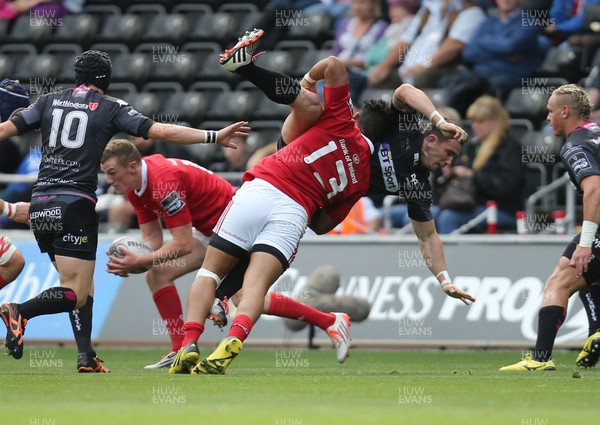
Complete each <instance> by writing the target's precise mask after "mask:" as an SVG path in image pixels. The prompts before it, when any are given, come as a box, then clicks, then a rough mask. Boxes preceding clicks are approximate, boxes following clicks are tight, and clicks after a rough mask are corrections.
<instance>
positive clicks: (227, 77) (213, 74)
mask: <svg viewBox="0 0 600 425" xmlns="http://www.w3.org/2000/svg"><path fill="white" fill-rule="evenodd" d="M196 78H197V79H198V80H201V81H218V82H225V83H227V84H228V85H229V86H230V87H235V85H236V84H238V83H239V82H240V81H241V77H240V76H239V75H237V74H233V73H231V72H227V71H225V70H224V69H223V68H221V65H220V64H219V56H218V54H217V55H215V56H214V57H212V58H211V57H210V56H209V57H207V58H206V59H205V60H204V63H200V68H199V69H198V70H197V73H196Z"/></svg>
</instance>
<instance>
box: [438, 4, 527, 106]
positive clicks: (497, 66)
mask: <svg viewBox="0 0 600 425" xmlns="http://www.w3.org/2000/svg"><path fill="white" fill-rule="evenodd" d="M496 3H497V6H498V9H497V12H498V13H497V14H494V15H491V16H488V17H487V18H486V19H485V21H483V22H482V23H481V24H480V25H479V27H478V28H477V29H476V30H475V32H474V33H473V36H472V37H471V39H470V40H469V43H468V44H467V45H466V46H465V48H464V49H463V51H462V57H463V60H464V61H465V62H467V64H468V65H470V68H469V69H464V70H463V71H462V72H460V73H457V74H451V75H448V76H446V77H442V79H441V80H440V86H441V87H444V88H446V89H448V90H449V92H450V100H449V102H448V103H449V105H450V106H452V107H454V108H456V109H457V110H458V111H459V112H460V113H461V114H464V113H465V112H466V110H467V108H468V107H469V105H470V104H471V103H473V101H475V99H477V98H478V97H479V96H481V95H484V94H491V95H494V96H497V97H499V98H500V99H501V100H502V101H505V100H506V98H507V97H508V94H509V93H510V91H511V90H512V89H513V88H516V87H521V86H522V84H523V79H526V78H529V77H531V75H532V74H533V71H534V68H535V65H536V61H537V59H539V50H538V41H537V38H538V34H537V31H536V29H535V28H534V27H533V26H524V25H523V15H522V12H523V9H522V8H521V0H497V2H496Z"/></svg>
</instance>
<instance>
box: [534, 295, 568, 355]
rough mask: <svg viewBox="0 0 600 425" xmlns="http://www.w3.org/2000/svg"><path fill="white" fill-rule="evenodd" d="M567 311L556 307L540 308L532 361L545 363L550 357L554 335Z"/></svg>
mask: <svg viewBox="0 0 600 425" xmlns="http://www.w3.org/2000/svg"><path fill="white" fill-rule="evenodd" d="M566 316H567V309H566V308H563V307H561V306H558V305H549V306H546V307H542V308H540V312H539V313H538V336H537V341H536V343H535V351H534V353H533V359H534V360H537V361H538V362H547V361H548V360H550V358H551V357H552V347H553V346H554V340H555V339H556V334H557V333H558V330H559V329H560V327H561V326H562V324H563V322H564V321H565V317H566Z"/></svg>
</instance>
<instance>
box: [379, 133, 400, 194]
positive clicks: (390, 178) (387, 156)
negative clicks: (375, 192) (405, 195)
mask: <svg viewBox="0 0 600 425" xmlns="http://www.w3.org/2000/svg"><path fill="white" fill-rule="evenodd" d="M377 156H378V157H379V165H381V177H383V183H384V185H385V190H387V191H388V192H391V193H396V192H398V191H399V190H400V186H399V185H398V179H397V178H396V169H395V168H394V161H393V160H392V151H391V149H390V145H389V144H388V143H385V142H384V143H381V144H380V145H379V152H378V153H377Z"/></svg>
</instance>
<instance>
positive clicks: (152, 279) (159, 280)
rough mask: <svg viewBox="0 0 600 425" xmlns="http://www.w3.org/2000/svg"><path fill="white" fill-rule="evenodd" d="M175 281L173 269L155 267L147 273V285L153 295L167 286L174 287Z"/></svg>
mask: <svg viewBox="0 0 600 425" xmlns="http://www.w3.org/2000/svg"><path fill="white" fill-rule="evenodd" d="M173 280H174V277H173V272H172V269H164V268H161V267H153V268H151V269H150V270H148V272H147V273H146V284H147V285H148V289H150V292H152V293H153V294H154V293H155V292H156V291H159V290H161V289H162V288H164V287H166V286H169V285H173V284H174V282H173Z"/></svg>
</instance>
